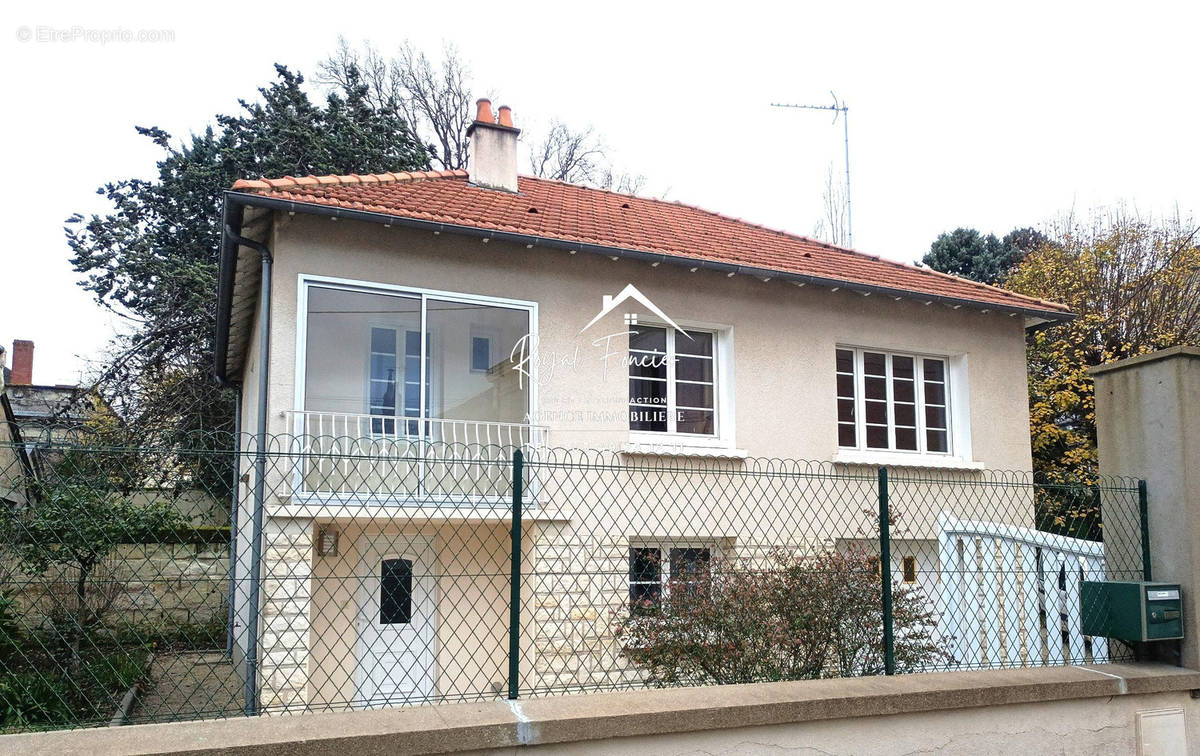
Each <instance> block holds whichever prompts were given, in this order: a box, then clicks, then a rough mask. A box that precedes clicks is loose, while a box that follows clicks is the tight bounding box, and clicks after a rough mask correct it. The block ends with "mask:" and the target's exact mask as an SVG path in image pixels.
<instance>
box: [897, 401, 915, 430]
mask: <svg viewBox="0 0 1200 756" xmlns="http://www.w3.org/2000/svg"><path fill="white" fill-rule="evenodd" d="M893 414H895V416H896V425H903V426H908V427H910V428H911V427H915V426H916V424H917V405H915V404H897V405H896V407H895V409H894V410H893Z"/></svg>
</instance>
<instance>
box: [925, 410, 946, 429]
mask: <svg viewBox="0 0 1200 756" xmlns="http://www.w3.org/2000/svg"><path fill="white" fill-rule="evenodd" d="M925 426H926V427H928V428H935V429H936V428H941V429H945V427H946V408H945V407H926V408H925Z"/></svg>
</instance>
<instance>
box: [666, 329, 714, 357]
mask: <svg viewBox="0 0 1200 756" xmlns="http://www.w3.org/2000/svg"><path fill="white" fill-rule="evenodd" d="M687 334H688V336H691V338H690V339H689V338H688V337H687V336H684V335H683V334H681V333H679V332H678V331H676V332H675V353H676V354H698V355H704V356H706V357H712V353H713V335H712V334H711V333H705V332H703V331H688V332H687Z"/></svg>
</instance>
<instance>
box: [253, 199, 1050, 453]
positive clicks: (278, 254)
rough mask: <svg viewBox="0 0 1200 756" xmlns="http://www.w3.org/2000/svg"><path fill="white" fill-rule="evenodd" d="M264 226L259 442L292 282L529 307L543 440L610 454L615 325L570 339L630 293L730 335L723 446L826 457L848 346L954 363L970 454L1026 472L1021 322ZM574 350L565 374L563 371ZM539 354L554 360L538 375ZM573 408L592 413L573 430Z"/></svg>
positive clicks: (351, 228) (620, 395) (286, 392)
mask: <svg viewBox="0 0 1200 756" xmlns="http://www.w3.org/2000/svg"><path fill="white" fill-rule="evenodd" d="M275 228H276V230H275V234H274V242H273V251H274V253H275V267H274V281H273V297H272V299H273V303H272V309H273V315H272V326H273V327H272V334H271V339H272V349H271V351H272V358H271V364H270V381H271V384H270V385H271V387H270V408H271V414H270V426H271V429H272V431H273V432H286V431H287V430H288V429H287V427H286V421H285V419H284V418H283V417H281V416H280V414H279V413H281V412H285V411H287V410H291V409H293V408H294V393H293V382H294V377H295V371H296V362H295V359H296V349H295V347H296V323H297V312H296V302H297V295H296V286H297V276H298V275H299V274H302V273H304V274H315V275H324V276H334V277H340V278H347V279H355V280H361V281H376V282H384V283H390V284H397V285H407V286H414V287H420V288H427V289H435V290H441V291H451V292H460V293H469V294H481V295H487V296H496V297H504V298H510V299H521V300H526V301H534V302H537V303H538V306H539V314H538V318H539V324H538V325H539V337H540V348H541V353H542V359H543V364H542V368H543V369H542V375H541V376H540V377H541V380H540V381H539V385H538V406H537V410H538V415H539V417H540V418H542V419H544V420H545V421H546V424H548V425H549V426H550V427H551V441H552V443H553V444H555V445H561V446H595V445H605V446H614V445H617V446H619V445H620V444H622V443H624V442H625V441H626V440H627V436H628V431H627V427H628V426H627V423H626V419H625V415H624V411H625V403H626V400H627V396H626V391H627V384H626V374H625V371H624V369H622V368H621V367H620V365H619V363H617V362H616V361H612V362H610V369H609V370H608V371H607V375H603V374H602V370H601V359H602V357H601V356H602V354H603V350H602V349H600V348H598V347H593V346H591V344H590V342H589V337H591V338H595V337H598V336H603V335H606V334H608V333H616V332H618V331H622V330H623V324H622V323H621V321H620V316H619V315H617V314H613V315H610V316H609V317H608V318H607V319H605V320H604V321H601V323H600V324H597V326H595V327H594V328H593V329H592V330H590V331H588V334H587V336H585V337H580V336H579V331H580V329H582V328H583V327H584V326H585V325H586V324H587V323H588V321H590V320H591V318H592V317H593V316H594V315H595V314H596V313H597V312H598V311H599V309H600V306H601V297H602V296H603V295H604V294H614V295H615V294H616V293H618V292H619V291H620V290H621V289H622V288H624V286H625V285H626V284H627V283H633V284H635V285H636V286H637V287H638V288H639V289H640V290H641V291H642V292H643V293H645V294H646V295H647V296H649V297H650V298H651V299H652V300H653V301H654V302H655V303H656V304H657V305H658V306H659V307H661V308H662V309H663V310H664V311H665V312H666V313H667V314H668V315H670V316H671V317H672V318H673V319H675V320H678V321H680V322H693V323H702V324H713V325H724V326H732V327H733V337H734V375H735V385H734V395H735V397H736V445H737V446H738V447H740V448H743V449H747V450H748V451H749V452H750V454H751V455H753V456H762V457H791V458H801V459H816V460H829V459H832V457H833V455H834V453H835V452H836V449H837V439H836V403H835V401H834V396H835V375H834V367H833V361H834V348H835V345H837V344H851V345H861V346H869V347H877V348H880V349H895V350H909V351H915V352H924V353H934V354H944V355H952V356H953V355H963V354H966V355H969V360H968V370H969V381H968V382H969V386H970V418H971V423H970V424H971V442H972V456H973V458H974V459H975V460H977V461H979V462H982V463H983V464H984V465H985V466H986V467H988V468H993V469H1013V470H1028V469H1029V468H1030V464H1031V462H1030V451H1029V425H1028V409H1027V397H1026V392H1025V380H1026V379H1025V353H1024V340H1023V331H1022V322H1021V319H1020V318H1013V317H1008V316H1007V315H1002V314H997V313H989V314H983V313H980V312H978V311H974V310H967V309H960V310H952V309H949V308H947V307H944V306H942V305H938V304H933V305H924V304H922V303H920V302H915V301H908V300H902V301H895V300H893V299H890V298H887V297H882V296H871V297H864V296H862V295H860V294H855V293H851V292H847V291H837V292H833V291H830V290H826V289H822V288H818V287H815V286H807V287H803V288H799V287H796V286H794V285H792V284H789V283H785V282H781V281H769V282H765V283H764V282H763V281H760V280H758V279H755V278H748V277H745V276H736V277H734V278H726V277H725V276H723V275H721V274H719V273H713V272H708V271H698V272H696V273H689V272H688V271H687V269H684V268H678V267H674V266H668V265H661V266H659V267H657V268H654V267H650V266H649V265H646V264H641V263H636V262H632V261H624V260H622V261H615V262H614V261H611V260H609V259H608V258H604V257H598V256H594V255H585V254H578V255H569V254H566V253H563V252H560V251H553V250H540V249H526V248H524V247H521V246H519V245H513V244H506V243H503V242H491V243H488V244H483V243H481V242H480V241H478V240H471V239H467V238H464V237H456V236H453V235H450V234H441V235H436V236H435V235H433V234H431V233H423V232H418V231H414V230H409V229H400V228H390V229H389V228H384V227H382V226H379V225H375V224H366V223H357V222H352V221H337V222H334V221H330V220H329V219H324V218H316V217H311V216H304V215H296V216H294V217H288V216H286V215H284V216H280V217H279V220H278V222H277V224H276V227H275ZM633 309H634V310H636V309H638V308H636V307H634V308H633ZM644 314H645V313H643V315H644ZM577 347H578V348H579V349H580V356H579V360H578V364H577V365H570V364H564V361H569V360H570V358H571V357H572V356H573V355H574V354H575V353H576V348H577ZM622 348H623V344H622ZM552 356H557V357H558V358H559V361H558V364H557V365H555V367H554V370H553V375H549V366H550V364H551V362H550V361H551V358H552ZM251 359H253V357H251ZM247 405H249V402H247ZM581 411H582V412H587V411H592V412H597V413H602V414H601V416H600V417H596V416H592V415H588V416H585V417H584V418H582V419H580V418H579V413H580V412H581Z"/></svg>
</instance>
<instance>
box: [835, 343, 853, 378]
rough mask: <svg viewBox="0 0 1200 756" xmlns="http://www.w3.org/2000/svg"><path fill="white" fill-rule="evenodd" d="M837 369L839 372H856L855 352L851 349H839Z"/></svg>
mask: <svg viewBox="0 0 1200 756" xmlns="http://www.w3.org/2000/svg"><path fill="white" fill-rule="evenodd" d="M837 371H838V372H839V373H853V372H854V352H852V351H850V350H849V349H839V350H837Z"/></svg>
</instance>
